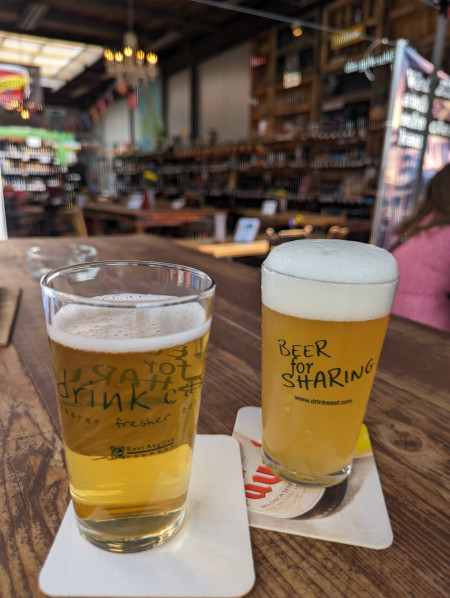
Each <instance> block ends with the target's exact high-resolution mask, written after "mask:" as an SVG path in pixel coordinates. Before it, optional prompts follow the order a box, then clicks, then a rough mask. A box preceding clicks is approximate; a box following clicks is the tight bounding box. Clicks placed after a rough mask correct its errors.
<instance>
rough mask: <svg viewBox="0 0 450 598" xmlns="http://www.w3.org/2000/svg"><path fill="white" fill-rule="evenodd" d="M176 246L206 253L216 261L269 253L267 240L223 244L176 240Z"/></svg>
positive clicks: (229, 241)
mask: <svg viewBox="0 0 450 598" xmlns="http://www.w3.org/2000/svg"><path fill="white" fill-rule="evenodd" d="M175 242H176V243H177V245H181V246H182V247H187V248H189V249H195V250H196V251H200V252H201V253H207V254H209V255H212V256H214V257H215V258H216V259H218V260H220V259H229V258H233V257H250V256H255V255H256V256H265V255H266V254H267V253H269V250H270V243H269V241H268V240H267V239H256V240H255V241H248V242H246V243H236V242H235V241H233V240H232V239H230V240H228V241H225V242H223V243H218V242H215V241H214V239H177V240H176V241H175Z"/></svg>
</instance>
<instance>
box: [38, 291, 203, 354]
mask: <svg viewBox="0 0 450 598" xmlns="http://www.w3.org/2000/svg"><path fill="white" fill-rule="evenodd" d="M164 299H168V300H170V299H171V297H163V296H159V295H158V296H157V295H130V294H118V295H105V296H103V297H95V300H96V301H99V300H105V301H107V302H108V303H109V305H111V302H114V301H117V304H118V307H108V306H106V305H105V307H100V306H98V305H77V304H69V305H65V306H64V307H62V308H61V309H60V310H59V311H58V312H57V313H56V314H55V316H54V317H53V321H52V322H51V324H49V325H48V327H47V329H48V334H49V336H50V338H52V339H53V340H54V341H56V342H58V343H61V344H63V345H67V346H70V347H72V348H74V349H80V350H84V351H96V352H106V353H131V352H143V351H159V350H160V349H165V348H169V347H175V346H177V345H181V344H185V343H188V342H190V341H192V340H195V339H196V338H200V337H201V336H203V335H204V334H205V333H206V332H207V331H208V330H209V327H210V323H211V321H210V319H209V320H207V319H206V314H205V310H204V308H203V306H202V305H200V304H199V303H197V302H190V303H180V304H174V305H156V306H152V307H148V306H145V307H144V306H141V307H135V308H130V307H126V306H125V304H126V303H127V302H130V301H133V302H139V301H141V302H142V301H144V302H145V301H147V302H149V301H155V300H156V301H158V300H159V301H161V300H164ZM121 303H122V305H120V304H121Z"/></svg>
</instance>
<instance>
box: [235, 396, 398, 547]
mask: <svg viewBox="0 0 450 598" xmlns="http://www.w3.org/2000/svg"><path fill="white" fill-rule="evenodd" d="M233 436H235V437H236V438H237V439H238V440H239V443H240V445H241V458H242V464H243V470H244V484H245V486H244V487H245V494H246V499H247V508H248V517H249V521H250V525H251V526H253V527H260V528H263V529H269V530H274V531H279V532H284V533H288V534H296V535H299V536H306V537H309V538H318V539H320V540H329V541H332V542H340V543H342V544H353V545H355V546H364V547H366V548H376V549H382V548H388V547H389V546H390V545H391V544H392V541H393V534H392V528H391V524H390V521H389V515H388V512H387V509H386V504H385V502H384V496H383V491H382V488H381V483H380V478H379V477H378V471H377V466H376V463H375V459H374V456H373V453H372V448H371V446H370V440H369V435H368V432H367V429H366V428H365V426H363V428H362V430H361V434H360V439H359V441H358V447H357V451H356V454H355V457H354V459H353V469H352V473H351V475H350V477H349V478H348V480H347V481H346V482H343V483H342V484H338V485H337V486H334V487H333V488H327V489H325V490H323V489H317V488H313V487H305V486H299V485H298V484H291V483H290V482H285V481H283V480H280V478H278V477H277V476H274V475H273V474H272V472H270V470H269V469H268V468H267V467H265V466H264V464H263V462H262V458H261V449H260V443H261V409H260V408H259V407H243V408H242V409H240V410H239V411H238V414H237V418H236V423H235V426H234V432H233Z"/></svg>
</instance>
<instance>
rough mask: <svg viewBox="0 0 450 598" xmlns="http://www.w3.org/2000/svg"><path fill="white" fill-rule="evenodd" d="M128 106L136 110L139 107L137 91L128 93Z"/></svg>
mask: <svg viewBox="0 0 450 598" xmlns="http://www.w3.org/2000/svg"><path fill="white" fill-rule="evenodd" d="M128 108H129V109H130V110H136V108H137V93H136V92H135V91H132V92H130V93H129V94H128Z"/></svg>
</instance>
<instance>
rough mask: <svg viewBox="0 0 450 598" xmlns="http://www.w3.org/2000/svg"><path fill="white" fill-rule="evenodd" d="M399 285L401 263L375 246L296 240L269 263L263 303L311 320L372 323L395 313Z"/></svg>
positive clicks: (277, 250) (265, 267)
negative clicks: (393, 311) (394, 300)
mask: <svg viewBox="0 0 450 598" xmlns="http://www.w3.org/2000/svg"><path fill="white" fill-rule="evenodd" d="M397 280H398V268H397V262H396V261H395V258H394V257H393V256H392V255H391V254H390V253H389V252H387V251H386V250H384V249H381V248H379V247H376V246H374V245H369V244H366V243H358V242H356V241H343V240H340V239H317V240H316V239H307V240H300V241H291V242H288V243H284V244H282V245H279V246H278V247H276V248H275V249H273V250H272V251H271V252H270V254H269V255H268V257H267V258H266V260H265V261H264V264H263V269H262V300H263V303H264V305H266V306H267V307H269V308H271V309H273V310H275V311H278V312H280V313H285V314H287V315H291V316H295V317H302V318H307V319H311V320H334V321H336V320H337V321H361V320H371V319H375V318H379V317H382V316H385V315H387V314H388V313H389V311H390V308H391V304H392V300H393V297H394V293H395V289H396V282H397Z"/></svg>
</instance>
